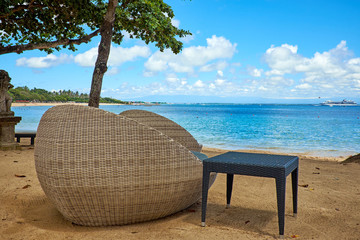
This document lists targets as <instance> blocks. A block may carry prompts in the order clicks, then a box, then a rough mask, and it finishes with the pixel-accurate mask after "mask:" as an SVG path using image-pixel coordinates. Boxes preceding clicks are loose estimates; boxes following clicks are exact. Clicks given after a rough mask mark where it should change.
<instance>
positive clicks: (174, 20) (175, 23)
mask: <svg viewBox="0 0 360 240" xmlns="http://www.w3.org/2000/svg"><path fill="white" fill-rule="evenodd" d="M171 24H172V25H173V26H174V27H177V28H178V27H179V26H180V21H179V20H177V19H175V18H173V19H171Z"/></svg>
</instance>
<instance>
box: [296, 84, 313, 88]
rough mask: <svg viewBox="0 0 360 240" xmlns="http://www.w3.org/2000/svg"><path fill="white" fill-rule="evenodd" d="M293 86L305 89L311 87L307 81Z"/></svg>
mask: <svg viewBox="0 0 360 240" xmlns="http://www.w3.org/2000/svg"><path fill="white" fill-rule="evenodd" d="M295 88H297V89H304V90H307V89H310V88H311V85H310V84H308V83H303V84H300V85H297V86H295Z"/></svg>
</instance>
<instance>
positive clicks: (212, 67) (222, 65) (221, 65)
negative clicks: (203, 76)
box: [200, 61, 229, 72]
mask: <svg viewBox="0 0 360 240" xmlns="http://www.w3.org/2000/svg"><path fill="white" fill-rule="evenodd" d="M228 66H229V64H228V63H227V62H226V61H218V62H216V63H211V64H207V65H204V66H202V67H201V68H200V72H212V71H216V70H224V69H226V68H227V67H228Z"/></svg>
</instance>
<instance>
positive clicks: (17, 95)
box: [9, 86, 127, 104]
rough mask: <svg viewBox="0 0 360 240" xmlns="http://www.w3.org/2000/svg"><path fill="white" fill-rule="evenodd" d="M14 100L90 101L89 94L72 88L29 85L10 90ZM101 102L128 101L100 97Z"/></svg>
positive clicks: (122, 102)
mask: <svg viewBox="0 0 360 240" xmlns="http://www.w3.org/2000/svg"><path fill="white" fill-rule="evenodd" d="M9 93H10V95H11V97H12V98H13V102H22V101H26V102H79V103H86V102H89V94H86V93H79V92H78V91H76V92H73V91H71V90H59V91H51V92H49V91H47V90H45V89H41V88H33V89H29V88H28V87H26V86H25V87H17V88H13V89H10V90H9ZM100 102H101V103H121V104H127V102H124V101H121V100H117V99H114V98H109V97H105V98H100Z"/></svg>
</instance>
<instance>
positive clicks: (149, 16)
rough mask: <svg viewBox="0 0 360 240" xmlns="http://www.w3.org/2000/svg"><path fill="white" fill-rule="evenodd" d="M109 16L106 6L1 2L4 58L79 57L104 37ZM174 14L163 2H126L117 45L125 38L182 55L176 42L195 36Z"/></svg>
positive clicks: (77, 1) (63, 0)
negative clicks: (38, 53) (30, 53)
mask: <svg viewBox="0 0 360 240" xmlns="http://www.w3.org/2000/svg"><path fill="white" fill-rule="evenodd" d="M106 11H107V1H103V0H57V1H54V0H1V1H0V37H1V39H0V54H6V53H11V52H16V53H21V52H23V51H26V50H32V49H40V50H43V51H45V52H47V53H52V52H53V51H54V50H60V46H63V47H64V48H67V49H69V50H72V51H75V50H76V47H75V45H79V44H81V43H86V42H89V41H90V40H91V38H93V37H95V36H97V35H98V34H99V33H100V28H101V26H102V22H103V18H104V16H105V13H106ZM173 17H174V13H173V11H172V9H171V7H170V6H169V5H167V4H166V3H164V2H163V0H122V1H119V4H118V6H117V8H116V15H115V22H114V33H113V35H112V42H113V43H116V44H121V42H122V39H123V37H124V32H128V33H129V35H130V37H131V38H139V39H142V40H143V41H145V43H146V44H149V43H155V45H156V46H157V47H158V48H159V49H160V50H161V51H163V50H164V49H165V48H171V50H172V51H173V52H174V53H179V52H180V50H181V49H182V43H181V42H180V41H179V40H178V39H177V37H184V36H186V35H189V34H191V33H190V32H189V31H185V30H183V29H178V28H177V27H175V26H173V25H172V23H171V20H172V18H173Z"/></svg>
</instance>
